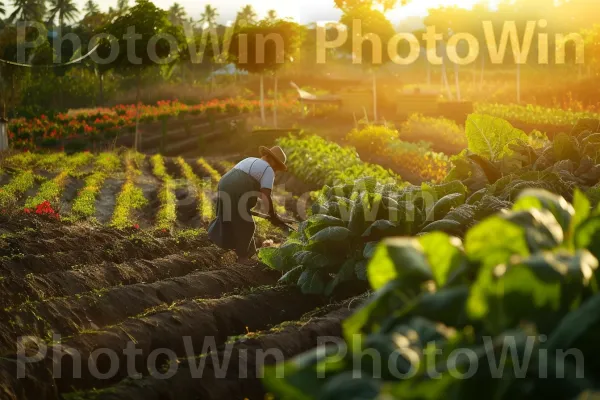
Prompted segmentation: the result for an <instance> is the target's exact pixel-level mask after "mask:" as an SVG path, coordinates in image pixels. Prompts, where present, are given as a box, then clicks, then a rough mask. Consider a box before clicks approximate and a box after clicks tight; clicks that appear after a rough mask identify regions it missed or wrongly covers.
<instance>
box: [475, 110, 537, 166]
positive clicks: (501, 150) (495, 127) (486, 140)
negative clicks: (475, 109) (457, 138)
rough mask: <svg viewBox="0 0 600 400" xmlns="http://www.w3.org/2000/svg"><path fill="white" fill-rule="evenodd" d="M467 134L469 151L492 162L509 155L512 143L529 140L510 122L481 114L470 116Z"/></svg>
mask: <svg viewBox="0 0 600 400" xmlns="http://www.w3.org/2000/svg"><path fill="white" fill-rule="evenodd" d="M465 133H466V136H467V141H468V145H469V150H470V151H472V152H473V153H475V154H478V155H480V156H482V157H485V158H487V159H488V160H492V161H496V160H500V159H501V158H502V157H503V156H504V155H505V154H507V151H508V150H507V149H508V145H509V144H510V143H517V142H519V141H524V142H527V140H528V138H527V135H526V134H525V132H523V131H521V130H519V129H516V128H514V127H513V126H512V125H511V124H510V123H509V122H508V121H505V120H503V119H501V118H496V117H492V116H489V115H481V114H471V115H469V117H468V118H467V122H466V126H465Z"/></svg>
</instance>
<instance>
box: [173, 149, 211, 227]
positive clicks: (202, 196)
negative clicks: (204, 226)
mask: <svg viewBox="0 0 600 400" xmlns="http://www.w3.org/2000/svg"><path fill="white" fill-rule="evenodd" d="M177 164H179V168H181V173H182V174H183V176H184V177H185V179H186V180H187V182H188V183H189V184H191V185H192V187H193V188H194V191H195V196H196V198H197V199H198V213H199V214H200V218H201V220H202V221H203V222H205V223H206V222H210V221H212V220H213V219H214V217H215V211H214V207H213V204H212V201H211V199H210V196H209V194H208V191H209V189H210V186H211V184H210V181H205V180H202V179H200V178H198V176H197V175H196V174H195V173H194V170H193V169H192V167H191V166H190V165H189V164H188V163H187V162H186V161H185V160H184V159H183V158H182V157H179V158H177ZM215 172H216V171H215ZM217 174H218V173H217ZM219 179H220V178H219Z"/></svg>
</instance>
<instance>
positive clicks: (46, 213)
mask: <svg viewBox="0 0 600 400" xmlns="http://www.w3.org/2000/svg"><path fill="white" fill-rule="evenodd" d="M23 212H25V214H32V212H33V213H35V214H36V215H39V216H42V217H47V218H51V219H57V220H58V219H60V214H59V213H58V212H57V211H56V210H54V208H52V205H51V204H50V202H49V201H48V200H44V201H43V202H41V203H40V204H38V205H37V206H36V207H35V209H34V210H33V211H32V209H30V208H28V207H25V208H24V209H23Z"/></svg>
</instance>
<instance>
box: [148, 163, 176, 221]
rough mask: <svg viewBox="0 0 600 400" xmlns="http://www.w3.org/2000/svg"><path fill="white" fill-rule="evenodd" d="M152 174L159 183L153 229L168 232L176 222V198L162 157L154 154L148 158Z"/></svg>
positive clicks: (173, 184) (173, 183) (173, 186)
mask: <svg viewBox="0 0 600 400" xmlns="http://www.w3.org/2000/svg"><path fill="white" fill-rule="evenodd" d="M150 162H151V164H152V172H153V173H154V176H156V177H157V178H158V179H160V181H161V188H160V189H159V192H158V199H159V201H160V209H159V210H158V214H157V215H156V222H155V228H156V229H157V230H160V231H170V230H171V229H172V228H173V225H174V224H175V221H176V220H177V198H176V197H175V192H174V190H175V181H174V180H173V178H172V177H171V176H170V175H169V174H168V173H167V169H166V167H165V161H164V159H163V156H161V155H160V154H156V155H154V156H152V157H151V158H150Z"/></svg>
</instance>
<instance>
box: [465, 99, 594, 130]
mask: <svg viewBox="0 0 600 400" xmlns="http://www.w3.org/2000/svg"><path fill="white" fill-rule="evenodd" d="M475 111H476V112H477V113H479V114H487V115H491V116H494V117H498V118H504V119H506V120H509V121H512V122H525V123H528V124H543V125H557V126H573V125H575V124H577V122H578V121H580V120H583V119H600V114H597V113H594V112H589V111H571V110H564V109H561V108H552V107H542V106H536V105H532V104H528V105H526V106H522V105H518V104H489V103H478V104H476V105H475Z"/></svg>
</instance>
